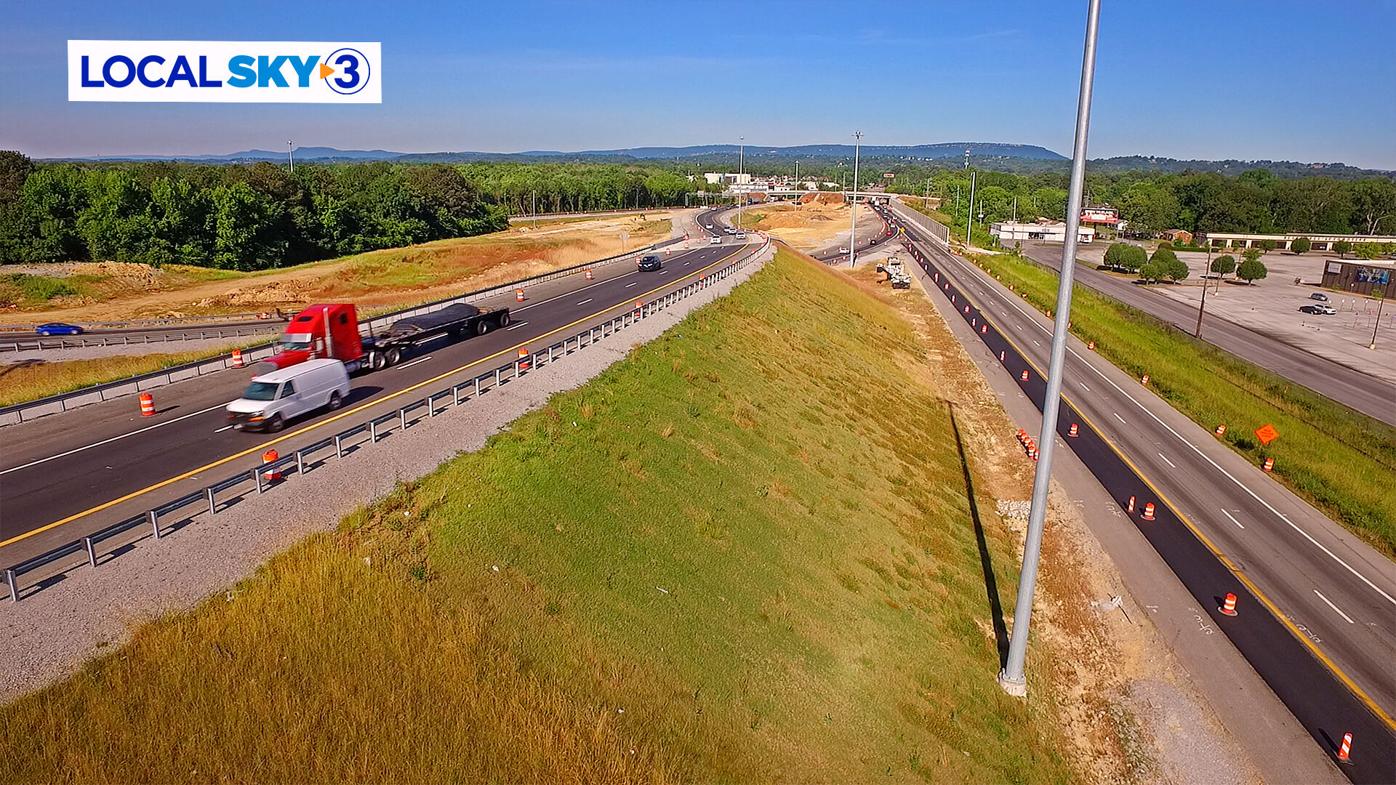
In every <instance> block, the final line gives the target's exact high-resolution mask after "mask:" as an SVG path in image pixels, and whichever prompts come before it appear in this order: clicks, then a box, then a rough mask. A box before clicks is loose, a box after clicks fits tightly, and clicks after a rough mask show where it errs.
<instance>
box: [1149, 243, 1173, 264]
mask: <svg viewBox="0 0 1396 785" xmlns="http://www.w3.org/2000/svg"><path fill="white" fill-rule="evenodd" d="M1149 261H1151V262H1154V263H1157V264H1168V263H1171V262H1176V261H1178V254H1177V253H1175V252H1174V251H1173V249H1172V248H1170V247H1168V246H1166V245H1160V246H1159V247H1158V248H1157V249H1156V250H1155V251H1154V255H1153V256H1150V257H1149Z"/></svg>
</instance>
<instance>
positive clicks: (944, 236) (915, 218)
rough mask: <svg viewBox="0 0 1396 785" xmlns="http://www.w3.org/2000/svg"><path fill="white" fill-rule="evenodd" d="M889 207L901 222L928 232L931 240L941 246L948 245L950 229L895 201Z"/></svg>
mask: <svg viewBox="0 0 1396 785" xmlns="http://www.w3.org/2000/svg"><path fill="white" fill-rule="evenodd" d="M891 205H892V206H893V207H892V209H893V211H894V212H896V214H897V217H898V218H901V219H902V220H903V221H911V222H913V223H915V224H916V225H917V226H918V227H920V228H921V229H924V230H925V231H926V232H928V233H929V234H930V237H931V239H934V240H938V241H939V242H940V244H941V245H945V246H949V245H950V227H948V226H946V225H945V224H943V223H941V222H940V221H937V220H936V219H934V218H932V217H930V216H929V215H926V214H925V213H922V212H920V211H918V210H914V209H912V208H910V207H906V206H905V205H903V204H902V203H901V202H900V201H898V200H896V199H894V200H892V202H891ZM898 208H900V209H898Z"/></svg>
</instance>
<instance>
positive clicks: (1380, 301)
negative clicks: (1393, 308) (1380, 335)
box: [1367, 287, 1386, 349]
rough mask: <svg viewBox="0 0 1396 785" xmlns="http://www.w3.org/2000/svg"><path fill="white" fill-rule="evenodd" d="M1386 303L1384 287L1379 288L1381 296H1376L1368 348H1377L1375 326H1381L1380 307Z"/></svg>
mask: <svg viewBox="0 0 1396 785" xmlns="http://www.w3.org/2000/svg"><path fill="white" fill-rule="evenodd" d="M1383 305H1386V288H1385V287H1383V288H1382V290H1381V297H1378V298H1377V320H1376V321H1375V322H1372V342H1371V343H1370V344H1368V345H1367V348H1368V349H1375V348H1377V328H1378V327H1380V326H1381V307H1382V306H1383Z"/></svg>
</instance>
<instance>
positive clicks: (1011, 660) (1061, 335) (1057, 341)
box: [999, 0, 1100, 696]
mask: <svg viewBox="0 0 1396 785" xmlns="http://www.w3.org/2000/svg"><path fill="white" fill-rule="evenodd" d="M1099 22H1100V0H1089V5H1088V10H1087V12H1086V43H1085V51H1084V52H1083V53H1082V56H1081V87H1080V93H1079V95H1078V97H1077V100H1076V141H1075V145H1074V147H1073V149H1072V155H1071V188H1070V191H1069V196H1068V199H1067V215H1066V238H1065V241H1064V242H1063V243H1062V264H1061V276H1060V279H1059V281H1058V284H1057V309H1056V313H1055V317H1056V320H1055V322H1054V323H1053V325H1052V357H1051V361H1050V362H1049V363H1048V365H1047V392H1046V396H1045V397H1044V398H1043V401H1042V431H1041V433H1040V434H1039V439H1038V444H1039V445H1040V447H1039V453H1038V463H1037V471H1036V473H1035V474H1034V476H1033V482H1032V507H1031V508H1030V509H1029V512H1028V536H1027V541H1026V543H1024V546H1023V571H1022V574H1021V576H1020V578H1019V581H1018V599H1017V603H1016V604H1015V605H1014V608H1013V637H1012V639H1011V640H1010V641H1009V644H1008V661H1007V664H1005V665H1004V668H1003V670H1002V671H1001V672H1000V673H999V684H1000V685H1001V686H1002V687H1003V689H1004V691H1005V692H1007V693H1008V694H1010V695H1018V696H1022V695H1026V694H1027V691H1028V682H1027V676H1026V674H1025V671H1024V669H1025V666H1026V664H1027V657H1028V628H1029V626H1030V625H1031V624H1032V599H1033V593H1034V591H1035V589H1036V588H1037V563H1038V560H1039V559H1040V557H1041V555H1042V529H1043V526H1044V524H1045V523H1046V520H1047V488H1048V486H1049V485H1050V484H1051V480H1052V453H1053V452H1054V447H1055V446H1056V443H1057V413H1058V411H1059V409H1060V405H1061V390H1062V369H1063V367H1064V366H1065V364H1066V333H1067V325H1068V324H1069V323H1070V320H1071V281H1072V278H1073V277H1074V275H1075V268H1076V242H1077V239H1078V237H1077V233H1078V232H1079V231H1080V229H1081V192H1082V191H1083V190H1084V184H1085V180H1086V136H1087V132H1088V131H1089V130H1090V125H1091V87H1092V85H1093V83H1094V81H1095V43H1096V32H1097V28H1098V25H1099Z"/></svg>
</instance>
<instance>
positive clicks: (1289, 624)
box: [957, 263, 1396, 730]
mask: <svg viewBox="0 0 1396 785" xmlns="http://www.w3.org/2000/svg"><path fill="white" fill-rule="evenodd" d="M966 264H968V263H966ZM976 269H977V268H976ZM960 296H961V297H964V298H965V300H967V301H968V302H969V304H970V306H971V307H973V308H974V310H976V311H978V312H979V316H980V318H981V319H982V320H983V321H985V322H989V321H990V320H989V319H988V318H987V317H986V316H985V313H984V308H983V307H982V306H980V305H979V304H978V302H976V301H975V299H974V298H973V297H970V296H969V294H968V293H967V292H965V291H963V290H962V291H961V292H960ZM957 316H958V314H957ZM990 323H991V324H992V322H990ZM995 329H997V330H998V334H999V335H1000V336H1002V338H1003V339H1004V340H1005V341H1007V342H1008V344H1009V345H1010V346H1012V347H1013V349H1014V351H1016V352H1017V353H1018V356H1019V357H1022V358H1023V361H1024V362H1026V363H1027V364H1028V365H1029V366H1031V367H1032V369H1033V370H1034V371H1037V373H1038V374H1039V375H1041V376H1042V377H1043V378H1044V379H1045V378H1046V377H1047V373H1046V371H1043V370H1042V369H1041V368H1039V367H1038V365H1037V363H1035V362H1033V360H1032V358H1031V356H1030V355H1029V354H1028V353H1027V352H1026V351H1024V350H1023V348H1022V347H1021V346H1019V345H1018V342H1017V341H1014V340H1013V339H1012V338H1010V337H1009V336H1008V333H1006V332H1005V331H1004V330H1002V329H999V328H998V327H997V325H995ZM1082 362H1085V361H1084V360H1082ZM1063 369H1064V367H1063ZM1061 396H1062V400H1064V401H1066V402H1067V405H1068V406H1070V407H1071V408H1072V409H1075V410H1076V413H1077V415H1079V416H1080V417H1081V419H1082V420H1085V422H1086V424H1087V425H1088V426H1090V427H1091V428H1092V429H1093V430H1094V431H1095V432H1096V435H1098V436H1099V437H1100V438H1101V440H1102V441H1104V442H1105V445H1106V446H1107V447H1109V448H1110V449H1111V450H1112V451H1113V452H1114V453H1115V454H1116V455H1117V456H1119V457H1120V460H1122V461H1124V462H1125V465H1127V466H1129V468H1130V470H1131V471H1133V472H1134V474H1135V476H1136V477H1138V478H1139V479H1140V480H1141V481H1142V482H1143V483H1144V485H1145V486H1147V487H1148V488H1149V490H1151V491H1153V492H1154V493H1156V494H1158V497H1159V501H1160V502H1162V503H1163V504H1166V505H1167V506H1168V508H1169V509H1171V510H1172V511H1173V514H1174V515H1176V516H1178V520H1179V521H1182V523H1183V525H1184V526H1186V527H1188V530H1189V531H1191V532H1192V533H1193V534H1194V535H1195V536H1196V537H1197V539H1198V541H1199V542H1201V543H1202V545H1203V546H1204V547H1205V548H1207V550H1209V551H1211V552H1212V555H1213V556H1215V557H1216V558H1217V560H1218V561H1220V562H1221V563H1222V566H1223V567H1225V568H1226V569H1227V570H1228V571H1229V572H1230V573H1231V574H1232V575H1235V576H1236V579H1237V580H1239V581H1241V583H1242V584H1243V585H1245V587H1246V589H1247V590H1249V591H1250V592H1251V594H1254V595H1255V598H1256V599H1258V600H1260V602H1261V604H1263V605H1264V606H1265V607H1266V608H1267V609H1269V611H1270V614H1271V615H1272V616H1274V617H1275V618H1276V619H1277V620H1278V621H1279V622H1280V624H1281V625H1283V626H1284V627H1285V629H1287V630H1289V632H1290V634H1291V635H1293V636H1294V637H1295V638H1296V639H1297V640H1298V641H1299V642H1300V643H1302V644H1303V645H1304V647H1305V648H1307V649H1308V650H1309V651H1310V652H1311V653H1312V654H1313V655H1314V656H1315V657H1316V658H1318V661H1319V662H1321V663H1322V664H1323V666H1324V667H1326V668H1328V670H1329V671H1330V672H1331V673H1332V674H1333V675H1334V676H1336V677H1338V681H1340V682H1342V683H1343V685H1344V686H1345V687H1347V688H1348V691H1349V692H1351V693H1352V694H1353V695H1354V696H1355V697H1356V698H1357V699H1358V700H1359V701H1361V702H1362V703H1363V704H1364V705H1365V706H1366V707H1367V708H1368V709H1369V710H1371V712H1372V713H1373V714H1374V715H1376V717H1377V719H1379V720H1381V721H1382V722H1383V723H1384V724H1385V725H1386V726H1387V727H1388V728H1390V729H1392V730H1396V719H1393V718H1392V717H1391V715H1390V714H1387V713H1386V711H1385V710H1384V709H1382V707H1381V706H1379V705H1377V702H1376V701H1375V700H1373V699H1372V697H1371V696H1370V695H1368V694H1367V692H1366V691H1365V690H1363V689H1362V688H1361V687H1359V686H1358V685H1357V682H1355V681H1353V680H1352V677H1351V676H1348V675H1347V673H1346V672H1344V671H1343V669H1342V668H1340V667H1338V664H1337V663H1335V662H1334V661H1333V660H1332V659H1331V658H1329V656H1328V655H1327V654H1326V653H1324V652H1323V650H1322V649H1320V648H1318V644H1316V643H1314V642H1313V641H1312V640H1311V639H1310V638H1309V636H1308V635H1306V634H1305V633H1304V631H1303V630H1301V629H1299V626H1298V625H1297V624H1295V623H1294V622H1293V621H1291V620H1290V618H1289V616H1288V615H1287V614H1285V613H1284V612H1283V611H1281V610H1280V608H1279V606H1278V605H1276V604H1275V602H1274V601H1273V600H1271V599H1270V598H1269V597H1268V596H1267V595H1266V594H1265V592H1263V591H1261V590H1260V587H1259V586H1257V585H1256V584H1255V582H1254V581H1252V580H1251V579H1250V577H1249V576H1247V575H1246V573H1245V571H1244V570H1242V569H1241V568H1240V567H1238V566H1236V563H1235V562H1234V561H1232V560H1231V557H1230V556H1227V555H1226V553H1224V552H1223V551H1222V549H1221V548H1218V547H1217V545H1216V544H1215V543H1213V542H1212V540H1211V538H1210V537H1208V536H1207V535H1206V534H1204V533H1203V532H1202V530H1201V529H1200V528H1198V526H1197V525H1196V524H1195V523H1193V521H1192V519H1191V518H1189V517H1188V516H1187V515H1185V514H1184V513H1183V511H1182V509H1181V508H1179V507H1178V505H1176V504H1174V503H1173V501H1172V500H1171V499H1169V498H1168V496H1167V494H1165V493H1164V492H1163V491H1161V490H1159V489H1158V486H1156V485H1154V483H1153V482H1152V481H1151V480H1150V479H1149V478H1148V476H1147V475H1145V474H1144V472H1143V471H1142V470H1140V468H1139V467H1138V466H1137V465H1135V463H1134V461H1132V460H1130V459H1129V457H1128V456H1127V455H1125V453H1124V451H1123V450H1121V449H1120V448H1119V447H1118V446H1116V445H1115V442H1114V441H1112V440H1111V439H1110V438H1109V437H1108V436H1106V435H1105V431H1103V430H1101V429H1100V428H1099V427H1097V426H1096V424H1095V423H1094V422H1093V421H1092V420H1091V419H1090V417H1088V416H1087V415H1086V413H1085V411H1084V410H1082V408H1081V407H1080V406H1077V405H1076V404H1075V402H1073V401H1072V399H1071V396H1069V395H1067V393H1066V392H1062V394H1061ZM1056 430H1057V429H1056V423H1053V424H1052V433H1054V434H1055V433H1056Z"/></svg>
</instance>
